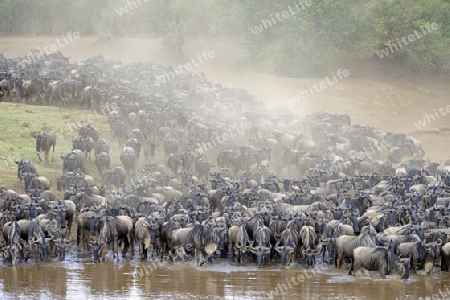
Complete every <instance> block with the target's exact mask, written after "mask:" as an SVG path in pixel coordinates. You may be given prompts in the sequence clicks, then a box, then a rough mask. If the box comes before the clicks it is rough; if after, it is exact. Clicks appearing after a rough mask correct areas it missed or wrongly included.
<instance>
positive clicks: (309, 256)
mask: <svg viewBox="0 0 450 300" xmlns="http://www.w3.org/2000/svg"><path fill="white" fill-rule="evenodd" d="M319 251H320V248H318V249H315V250H313V249H303V250H302V254H303V255H304V256H305V257H306V264H307V266H308V268H314V265H315V263H316V255H317V254H318V253H319Z"/></svg>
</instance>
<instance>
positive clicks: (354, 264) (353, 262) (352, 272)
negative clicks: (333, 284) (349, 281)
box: [348, 258, 359, 276]
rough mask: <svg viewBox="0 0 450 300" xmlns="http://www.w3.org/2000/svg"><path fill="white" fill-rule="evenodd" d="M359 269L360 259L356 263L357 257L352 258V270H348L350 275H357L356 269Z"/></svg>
mask: <svg viewBox="0 0 450 300" xmlns="http://www.w3.org/2000/svg"><path fill="white" fill-rule="evenodd" d="M358 269H359V261H358V262H356V263H355V259H354V258H353V259H352V264H351V267H350V271H349V272H348V275H353V276H355V274H356V271H358Z"/></svg>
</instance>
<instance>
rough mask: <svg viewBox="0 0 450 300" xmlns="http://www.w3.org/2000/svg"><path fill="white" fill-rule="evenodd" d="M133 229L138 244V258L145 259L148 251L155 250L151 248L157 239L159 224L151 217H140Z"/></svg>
mask: <svg viewBox="0 0 450 300" xmlns="http://www.w3.org/2000/svg"><path fill="white" fill-rule="evenodd" d="M134 227H135V229H134V236H135V237H136V240H137V242H138V244H139V258H140V259H147V252H148V250H151V251H153V252H156V250H157V249H155V248H154V247H152V246H153V245H155V242H156V239H157V238H159V234H160V231H159V230H160V226H159V222H157V220H156V219H152V218H151V217H141V218H139V219H138V220H137V221H136V223H135V225H134Z"/></svg>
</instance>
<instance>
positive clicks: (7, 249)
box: [0, 243, 22, 266]
mask: <svg viewBox="0 0 450 300" xmlns="http://www.w3.org/2000/svg"><path fill="white" fill-rule="evenodd" d="M0 247H1V252H2V256H3V261H4V262H5V264H8V265H13V266H15V265H16V260H17V254H19V253H20V250H21V249H22V246H21V245H20V244H16V245H13V246H4V245H3V243H2V244H0Z"/></svg>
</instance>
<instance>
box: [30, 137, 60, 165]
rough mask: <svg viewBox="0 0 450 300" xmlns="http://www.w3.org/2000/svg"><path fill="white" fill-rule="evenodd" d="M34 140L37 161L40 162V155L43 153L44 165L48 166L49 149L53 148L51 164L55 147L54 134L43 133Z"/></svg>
mask: <svg viewBox="0 0 450 300" xmlns="http://www.w3.org/2000/svg"><path fill="white" fill-rule="evenodd" d="M35 138H36V152H37V156H38V157H39V161H42V159H41V156H40V153H41V152H44V160H45V164H46V165H47V164H48V154H49V152H50V148H52V147H53V154H52V162H53V155H54V154H55V146H56V133H55V132H53V131H44V132H43V133H42V134H39V135H37V136H35Z"/></svg>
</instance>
